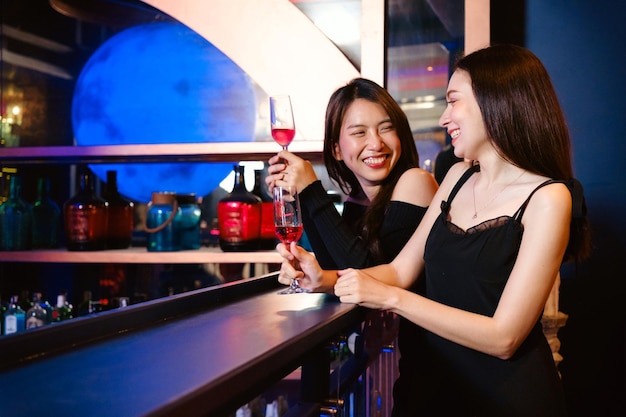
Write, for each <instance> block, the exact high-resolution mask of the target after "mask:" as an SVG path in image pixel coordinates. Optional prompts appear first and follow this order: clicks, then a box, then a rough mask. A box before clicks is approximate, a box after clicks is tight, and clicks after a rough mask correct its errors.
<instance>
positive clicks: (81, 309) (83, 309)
mask: <svg viewBox="0 0 626 417" xmlns="http://www.w3.org/2000/svg"><path fill="white" fill-rule="evenodd" d="M92 313H95V310H94V305H93V300H92V299H91V291H88V290H87V291H84V292H83V301H81V302H80V304H79V305H78V315H79V316H88V315H90V314H92Z"/></svg>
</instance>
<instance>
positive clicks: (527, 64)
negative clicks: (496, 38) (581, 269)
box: [456, 45, 590, 260]
mask: <svg viewBox="0 0 626 417" xmlns="http://www.w3.org/2000/svg"><path fill="white" fill-rule="evenodd" d="M456 68H457V69H460V70H463V71H466V72H467V73H468V74H469V76H470V78H471V80H472V90H473V92H474V96H475V97H476V100H477V102H478V106H479V107H480V110H481V113H482V116H483V122H484V124H485V128H486V130H487V136H488V140H490V141H491V142H492V143H493V145H494V146H495V148H496V149H497V150H498V152H499V153H500V156H501V157H502V158H504V159H505V160H507V161H509V162H511V163H512V164H514V165H516V166H518V167H520V168H523V169H525V170H528V171H531V172H533V173H536V174H539V175H543V176H546V177H549V178H552V179H555V180H560V181H563V182H564V183H566V184H567V185H568V187H569V188H570V191H571V192H572V200H573V204H574V207H573V214H574V216H573V219H572V223H571V230H570V241H569V245H568V249H567V252H566V258H573V259H574V260H581V259H584V258H586V257H587V256H588V255H589V252H590V243H589V240H590V239H589V234H590V232H589V225H588V220H587V217H586V207H585V201H584V197H583V195H582V186H580V183H578V182H577V181H576V180H573V169H572V155H571V153H572V151H571V141H570V135H569V130H568V128H567V124H566V122H565V116H564V114H563V110H562V109H561V105H560V103H559V100H558V98H557V95H556V92H555V90H554V87H553V85H552V81H551V79H550V75H549V74H548V71H547V70H546V68H545V67H544V66H543V64H542V63H541V61H540V60H539V58H537V56H535V55H534V54H533V53H532V52H530V51H529V50H527V49H525V48H522V47H520V46H516V45H494V46H491V47H488V48H484V49H481V50H478V51H475V52H473V53H471V54H469V55H467V56H465V57H463V58H461V59H460V60H459V61H458V63H457V65H456Z"/></svg>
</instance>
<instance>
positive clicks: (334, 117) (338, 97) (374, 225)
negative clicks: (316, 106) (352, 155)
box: [323, 78, 419, 259]
mask: <svg viewBox="0 0 626 417" xmlns="http://www.w3.org/2000/svg"><path fill="white" fill-rule="evenodd" d="M356 99H365V100H368V101H371V102H372V103H376V104H380V105H381V106H382V107H383V108H384V109H385V111H386V112H387V115H388V116H389V119H390V120H391V123H392V125H393V127H394V129H395V130H396V133H397V135H398V138H399V139H400V146H401V152H400V158H399V159H398V162H397V163H396V165H395V166H394V167H393V169H392V170H391V172H390V173H389V176H388V177H387V178H386V179H385V180H384V181H383V182H382V183H381V185H380V189H379V191H378V194H377V195H376V197H375V198H374V200H373V201H371V202H370V204H369V206H368V208H367V211H366V212H365V216H364V218H363V224H362V226H363V227H362V230H363V234H362V237H363V238H364V239H365V241H366V242H367V244H368V247H369V250H370V252H371V253H372V254H373V255H374V257H375V258H377V259H380V256H381V249H380V241H379V231H380V227H381V225H382V221H383V218H384V214H385V209H386V208H387V205H388V203H389V201H390V200H391V195H392V193H393V190H394V188H395V186H396V183H397V182H398V179H399V178H400V176H402V174H403V173H404V172H405V171H406V170H407V169H409V168H415V167H419V155H418V153H417V148H416V146H415V140H414V139H413V133H412V132H411V127H410V125H409V121H408V119H407V117H406V114H405V113H404V112H403V111H402V109H401V108H400V106H399V105H398V103H397V102H396V101H395V100H394V99H393V97H391V95H390V94H389V93H388V92H387V90H385V89H384V88H383V87H381V86H379V85H378V84H376V83H375V82H373V81H371V80H367V79H364V78H355V79H353V80H352V81H350V82H349V83H348V84H347V85H345V86H343V87H341V88H339V89H338V90H336V91H335V92H334V93H333V94H332V96H331V97H330V100H329V102H328V107H327V108H326V123H325V129H324V153H323V155H324V164H325V165H326V170H327V172H328V175H329V177H330V178H331V179H333V180H334V181H335V182H336V183H337V184H338V185H339V187H340V188H341V190H342V191H343V192H344V193H345V194H347V195H349V196H352V197H356V198H358V197H363V195H364V193H363V189H362V188H361V185H360V184H359V181H358V180H357V178H356V176H355V175H354V173H353V172H352V171H351V170H350V169H349V168H348V167H347V166H346V164H345V162H344V161H338V160H337V159H336V158H335V149H336V148H337V144H338V143H339V136H340V133H341V124H342V123H343V119H344V116H345V113H346V110H347V108H348V106H350V104H352V103H353V102H354V101H355V100H356Z"/></svg>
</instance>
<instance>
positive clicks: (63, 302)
mask: <svg viewBox="0 0 626 417" xmlns="http://www.w3.org/2000/svg"><path fill="white" fill-rule="evenodd" d="M72 317H73V316H72V305H71V304H70V303H69V302H68V301H67V295H66V294H65V293H63V292H62V293H61V294H59V295H57V303H56V305H55V306H54V310H52V322H53V323H58V322H60V321H65V320H69V319H71V318H72Z"/></svg>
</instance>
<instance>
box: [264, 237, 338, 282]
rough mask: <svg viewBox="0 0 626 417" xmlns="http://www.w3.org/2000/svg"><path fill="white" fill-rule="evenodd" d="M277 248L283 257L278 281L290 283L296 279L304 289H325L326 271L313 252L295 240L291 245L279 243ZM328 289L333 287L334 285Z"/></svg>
mask: <svg viewBox="0 0 626 417" xmlns="http://www.w3.org/2000/svg"><path fill="white" fill-rule="evenodd" d="M276 249H277V250H278V253H279V254H280V255H281V256H282V257H283V263H282V265H281V267H280V272H279V274H278V282H280V283H281V284H283V285H290V284H291V282H292V280H294V279H295V280H297V281H298V283H299V284H300V286H301V287H302V288H304V289H307V290H310V291H315V292H322V291H324V290H325V288H324V274H323V273H324V271H323V270H322V268H321V267H320V266H319V264H318V263H317V260H316V259H315V256H314V255H313V254H312V253H311V252H309V251H307V250H305V249H304V248H302V247H301V246H298V245H297V244H296V243H295V242H294V243H290V244H289V245H285V244H284V243H279V244H278V246H276ZM326 289H332V287H330V288H326Z"/></svg>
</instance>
